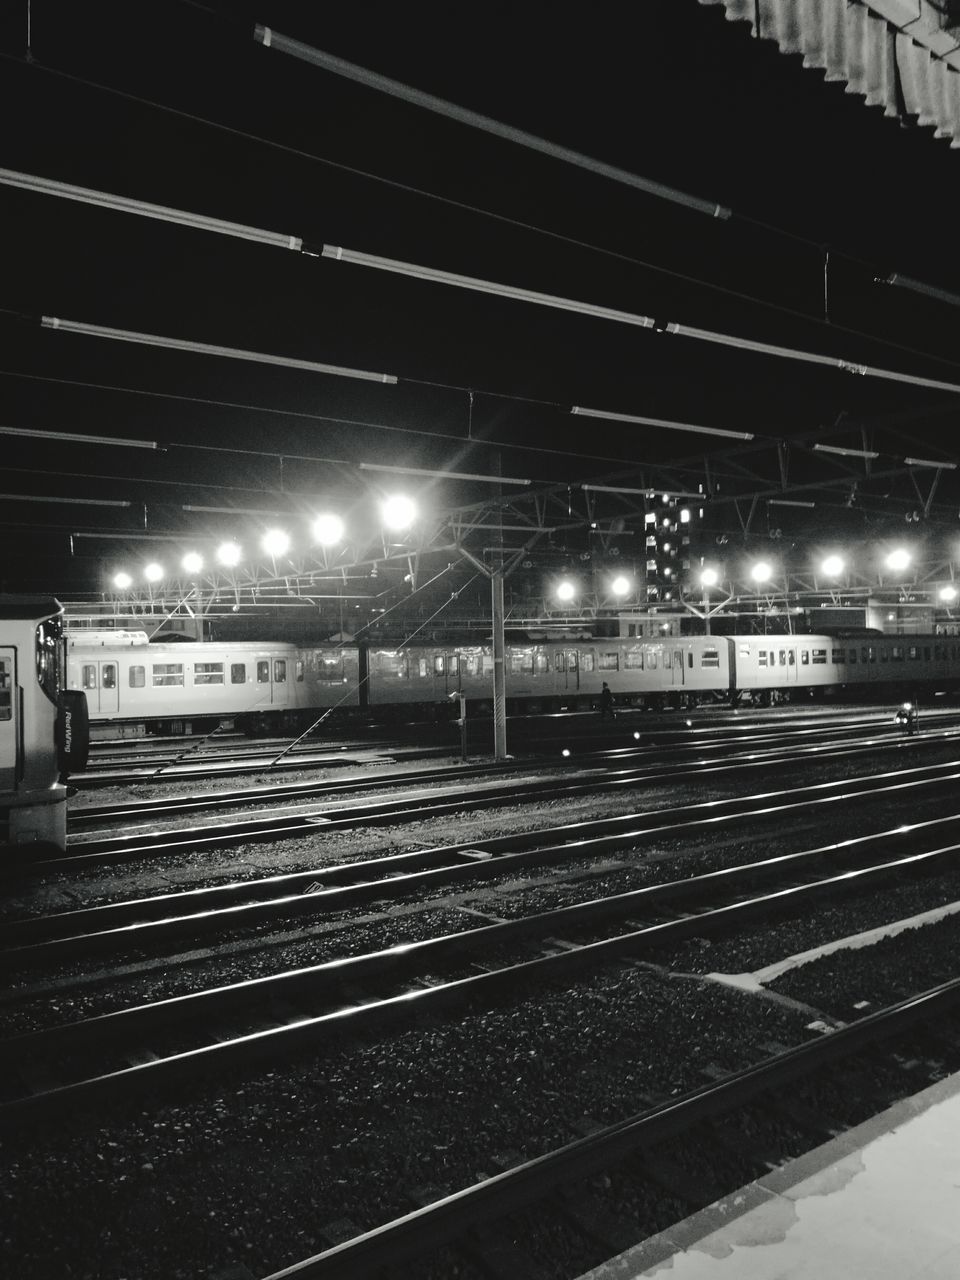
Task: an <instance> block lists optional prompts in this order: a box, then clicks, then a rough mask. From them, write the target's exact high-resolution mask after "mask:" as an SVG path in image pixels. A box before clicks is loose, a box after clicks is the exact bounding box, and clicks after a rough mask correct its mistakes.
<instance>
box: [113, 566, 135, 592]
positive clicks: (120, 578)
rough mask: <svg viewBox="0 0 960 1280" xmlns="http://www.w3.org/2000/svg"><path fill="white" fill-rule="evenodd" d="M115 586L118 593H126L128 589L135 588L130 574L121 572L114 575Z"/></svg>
mask: <svg viewBox="0 0 960 1280" xmlns="http://www.w3.org/2000/svg"><path fill="white" fill-rule="evenodd" d="M113 585H114V586H115V587H116V588H117V590H118V591H126V590H127V588H128V587H132V586H133V579H132V578H131V577H130V575H129V573H124V572H123V571H122V570H121V571H120V573H115V574H114V575H113Z"/></svg>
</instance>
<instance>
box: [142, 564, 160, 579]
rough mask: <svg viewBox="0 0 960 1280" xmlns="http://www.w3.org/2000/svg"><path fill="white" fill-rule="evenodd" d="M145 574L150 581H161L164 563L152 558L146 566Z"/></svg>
mask: <svg viewBox="0 0 960 1280" xmlns="http://www.w3.org/2000/svg"><path fill="white" fill-rule="evenodd" d="M143 576H144V577H145V578H146V580H147V581H148V582H159V581H160V579H161V578H162V577H163V565H162V564H157V562H156V560H151V562H150V563H149V564H148V565H147V566H146V567H145V568H144V570H143Z"/></svg>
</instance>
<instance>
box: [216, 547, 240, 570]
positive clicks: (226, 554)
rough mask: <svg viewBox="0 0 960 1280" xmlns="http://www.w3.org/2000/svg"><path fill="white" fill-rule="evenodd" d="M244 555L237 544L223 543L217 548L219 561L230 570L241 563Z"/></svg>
mask: <svg viewBox="0 0 960 1280" xmlns="http://www.w3.org/2000/svg"><path fill="white" fill-rule="evenodd" d="M242 554H243V552H242V551H241V550H240V548H239V547H238V546H237V544H236V543H235V542H221V543H220V546H219V547H217V559H218V560H219V561H220V563H221V564H225V565H226V566H227V567H228V568H230V569H232V568H234V566H236V565H238V564H239V563H240V557H241V555H242Z"/></svg>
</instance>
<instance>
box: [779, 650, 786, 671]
mask: <svg viewBox="0 0 960 1280" xmlns="http://www.w3.org/2000/svg"><path fill="white" fill-rule="evenodd" d="M780 665H781V667H785V666H786V665H787V651H786V649H781V650H780Z"/></svg>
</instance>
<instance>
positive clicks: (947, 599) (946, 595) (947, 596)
mask: <svg viewBox="0 0 960 1280" xmlns="http://www.w3.org/2000/svg"><path fill="white" fill-rule="evenodd" d="M956 598H957V588H956V587H949V586H948V587H941V588H940V599H941V600H942V601H943V602H944V604H950V603H951V602H952V601H954V600H956Z"/></svg>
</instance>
